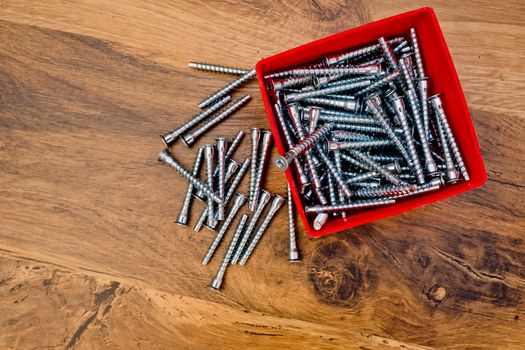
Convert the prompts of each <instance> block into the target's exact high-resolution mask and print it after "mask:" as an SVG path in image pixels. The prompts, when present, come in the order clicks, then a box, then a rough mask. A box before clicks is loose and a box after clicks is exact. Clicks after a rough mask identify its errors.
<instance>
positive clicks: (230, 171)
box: [193, 159, 239, 205]
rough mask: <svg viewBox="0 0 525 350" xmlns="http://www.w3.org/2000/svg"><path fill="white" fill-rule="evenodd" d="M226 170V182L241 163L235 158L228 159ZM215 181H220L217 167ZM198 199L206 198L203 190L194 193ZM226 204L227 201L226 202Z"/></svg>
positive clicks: (214, 171)
mask: <svg viewBox="0 0 525 350" xmlns="http://www.w3.org/2000/svg"><path fill="white" fill-rule="evenodd" d="M226 163H227V165H226V172H225V175H224V182H227V181H228V179H229V178H230V177H231V176H232V175H233V174H234V173H235V172H236V171H237V169H238V168H239V164H238V163H237V162H236V161H234V160H233V159H226ZM213 181H214V182H218V181H219V169H218V168H217V167H216V168H215V169H214V170H213ZM193 196H194V197H195V198H197V199H198V200H201V201H204V200H205V199H206V195H205V194H204V192H202V191H198V192H196V193H195V194H194V195H193ZM225 205H226V203H225Z"/></svg>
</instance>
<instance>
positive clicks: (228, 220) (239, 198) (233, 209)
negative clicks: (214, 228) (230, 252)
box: [202, 193, 246, 265]
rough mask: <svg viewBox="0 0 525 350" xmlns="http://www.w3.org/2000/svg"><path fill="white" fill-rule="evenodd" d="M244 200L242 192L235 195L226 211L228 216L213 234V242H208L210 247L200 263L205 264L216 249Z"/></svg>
mask: <svg viewBox="0 0 525 350" xmlns="http://www.w3.org/2000/svg"><path fill="white" fill-rule="evenodd" d="M245 200H246V197H245V196H244V195H242V194H239V193H237V197H236V198H235V201H234V202H233V205H232V207H231V209H230V212H229V213H228V216H227V217H226V220H224V222H223V224H222V226H221V229H220V230H219V232H217V235H216V236H215V238H214V240H213V242H212V243H211V244H210V247H209V248H208V251H207V252H206V255H205V256H204V259H202V265H207V264H208V263H209V262H210V260H211V258H212V256H213V254H214V253H215V251H216V250H217V247H219V244H220V243H221V241H222V238H223V237H224V235H225V234H226V231H228V228H229V227H230V225H231V223H232V221H233V218H234V217H235V215H237V212H238V211H239V209H241V207H242V205H243V204H244V201H245Z"/></svg>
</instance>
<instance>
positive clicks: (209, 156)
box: [204, 145, 224, 227]
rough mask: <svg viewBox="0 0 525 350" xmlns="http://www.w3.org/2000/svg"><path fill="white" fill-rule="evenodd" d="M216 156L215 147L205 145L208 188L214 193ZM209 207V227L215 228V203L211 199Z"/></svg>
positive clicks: (208, 203)
mask: <svg viewBox="0 0 525 350" xmlns="http://www.w3.org/2000/svg"><path fill="white" fill-rule="evenodd" d="M214 154H215V148H214V147H213V145H204V156H205V158H206V175H207V179H208V187H209V188H210V189H211V190H212V191H214V183H213V158H214ZM219 197H220V198H221V202H222V203H221V204H222V205H224V197H221V196H220V195H219ZM207 207H208V213H209V214H210V215H208V225H209V226H212V227H213V226H215V220H214V218H215V215H213V213H214V205H213V201H212V199H211V197H208V201H207Z"/></svg>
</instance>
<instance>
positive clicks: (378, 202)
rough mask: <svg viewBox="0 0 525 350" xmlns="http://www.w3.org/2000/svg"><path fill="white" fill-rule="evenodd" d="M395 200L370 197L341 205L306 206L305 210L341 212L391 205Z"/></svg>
mask: <svg viewBox="0 0 525 350" xmlns="http://www.w3.org/2000/svg"><path fill="white" fill-rule="evenodd" d="M395 202H396V201H395V200H393V199H389V198H378V199H370V200H362V201H353V202H351V203H347V204H341V205H314V206H306V207H305V211H306V213H333V212H340V211H348V210H352V209H360V208H370V207H377V206H383V205H389V204H394V203H395Z"/></svg>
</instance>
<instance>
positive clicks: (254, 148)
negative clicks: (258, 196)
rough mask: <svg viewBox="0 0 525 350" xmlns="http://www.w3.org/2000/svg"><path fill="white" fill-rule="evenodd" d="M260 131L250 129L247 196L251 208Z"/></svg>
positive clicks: (255, 179)
mask: <svg viewBox="0 0 525 350" xmlns="http://www.w3.org/2000/svg"><path fill="white" fill-rule="evenodd" d="M261 133H262V130H261V129H259V128H252V132H251V138H252V162H251V164H252V170H251V175H250V186H249V196H248V207H249V208H252V207H253V202H254V200H255V199H254V198H255V182H256V181H257V165H258V162H257V160H258V158H259V142H260V140H261Z"/></svg>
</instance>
